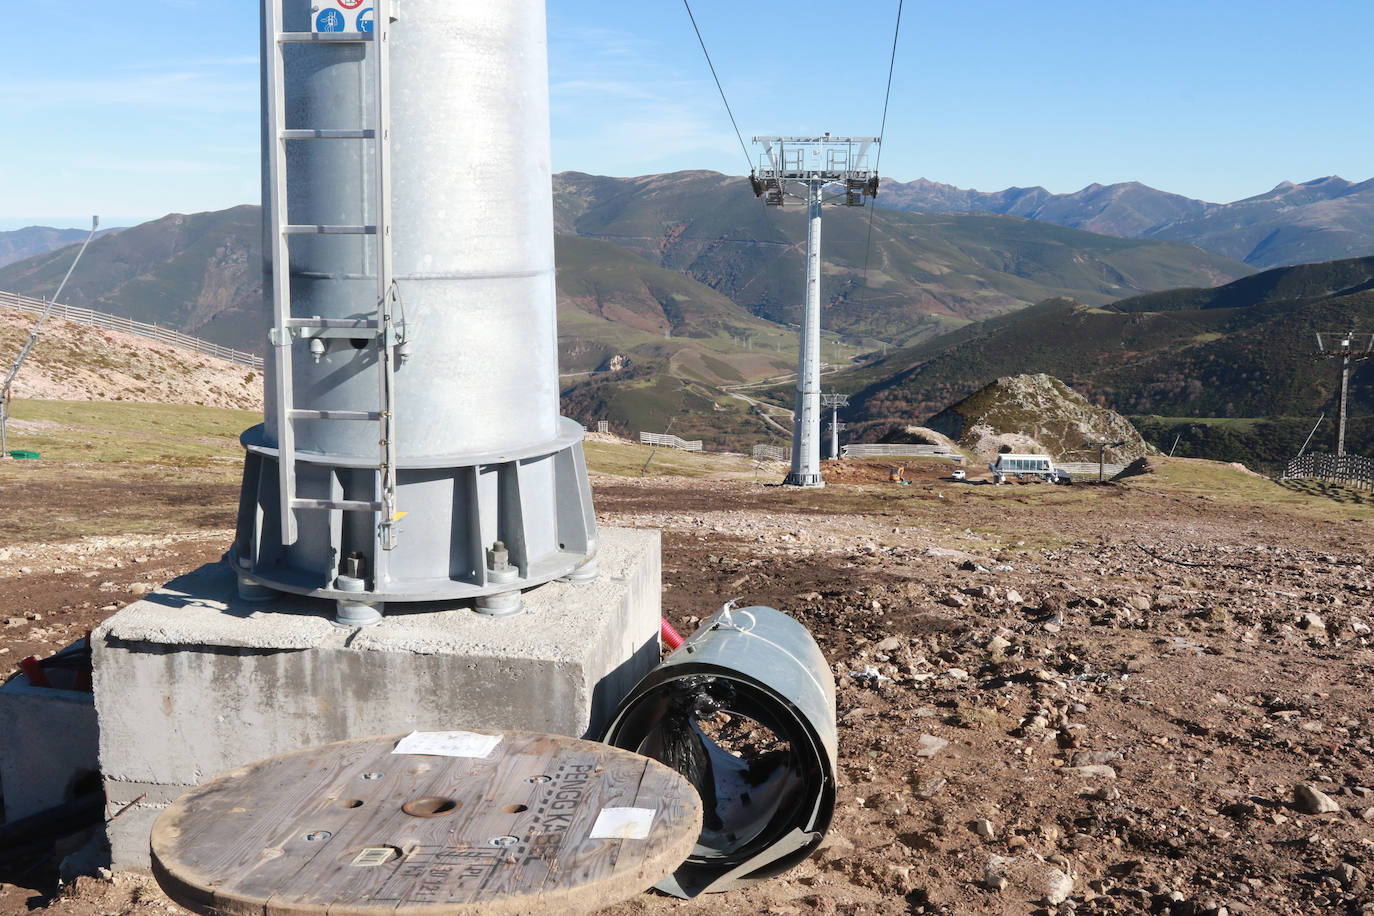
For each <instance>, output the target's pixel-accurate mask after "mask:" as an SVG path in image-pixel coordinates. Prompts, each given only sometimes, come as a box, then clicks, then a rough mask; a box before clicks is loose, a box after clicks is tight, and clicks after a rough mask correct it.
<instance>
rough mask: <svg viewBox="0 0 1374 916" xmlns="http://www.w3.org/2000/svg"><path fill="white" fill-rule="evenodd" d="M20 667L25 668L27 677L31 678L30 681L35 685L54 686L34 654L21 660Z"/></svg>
mask: <svg viewBox="0 0 1374 916" xmlns="http://www.w3.org/2000/svg"><path fill="white" fill-rule="evenodd" d="M19 667H20V668H21V669H22V670H23V672H24V675H25V677H27V678H28V679H29V683H30V684H32V685H33V686H35V687H51V686H52V682H51V681H49V680H48V676H47V674H45V673H44V672H43V666H42V665H40V664H38V659H37V658H35V657H33V656H32V655H30V656H29V657H28V658H26V659H24V660H23V661H22V662H20V663H19Z"/></svg>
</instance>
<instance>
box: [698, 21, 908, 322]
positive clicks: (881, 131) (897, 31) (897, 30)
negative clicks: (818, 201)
mask: <svg viewBox="0 0 1374 916" xmlns="http://www.w3.org/2000/svg"><path fill="white" fill-rule="evenodd" d="M683 2H684V3H685V2H687V0H683ZM901 33H902V0H897V25H896V26H895V27H894V28H893V30H892V57H891V59H889V60H888V63H887V90H886V91H884V92H883V120H882V125H881V126H880V127H879V128H878V156H877V158H876V159H874V161H873V173H874V174H875V175H876V174H877V173H878V166H880V165H882V162H883V137H884V136H885V135H886V134H887V103H888V101H889V100H890V99H891V98H892V72H893V70H895V69H896V67H897V36H899V35H901ZM741 142H743V141H741ZM877 209H878V198H877V196H876V195H875V196H874V198H873V201H872V203H870V204H869V205H868V240H867V241H865V242H864V275H863V290H864V293H863V295H864V296H865V298H866V297H867V290H868V257H869V254H870V253H871V252H872V250H873V211H874V210H877Z"/></svg>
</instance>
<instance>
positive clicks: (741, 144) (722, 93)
mask: <svg viewBox="0 0 1374 916" xmlns="http://www.w3.org/2000/svg"><path fill="white" fill-rule="evenodd" d="M682 5H683V6H685V7H687V18H688V19H690V20H692V30H693V31H695V32H696V33H697V41H698V42H699V43H700V44H701V53H702V54H704V55H706V66H708V67H710V68H711V78H712V79H714V80H715V81H716V89H717V90H718V91H719V92H720V100H721V101H722V102H724V103H725V113H726V114H728V115H729V116H730V126H731V127H733V128H734V129H735V137H736V138H738V139H739V148H740V149H741V150H742V151H743V152H744V161H745V162H746V163H748V164H749V168H750V169H751V170H752V169H753V167H754V161H753V160H752V159H751V158H750V157H749V147H747V146H745V145H744V135H743V134H741V133H740V132H739V125H738V124H736V123H735V113H734V112H733V111H731V110H730V101H729V100H728V99H727V98H725V87H723V86H722V85H721V84H720V77H719V76H717V75H716V65H715V64H713V63H711V52H709V51H707V50H706V39H704V38H702V37H701V29H700V28H698V27H697V17H695V16H693V15H692V5H691V4H690V3H688V2H687V0H682ZM891 78H892V77H891V74H889V75H888V79H889V81H890V80H891ZM890 85H891V83H890V82H889V86H890ZM883 116H884V118H886V116H887V105H886V103H884V105H883ZM879 155H880V156H881V155H882V153H881V151H879Z"/></svg>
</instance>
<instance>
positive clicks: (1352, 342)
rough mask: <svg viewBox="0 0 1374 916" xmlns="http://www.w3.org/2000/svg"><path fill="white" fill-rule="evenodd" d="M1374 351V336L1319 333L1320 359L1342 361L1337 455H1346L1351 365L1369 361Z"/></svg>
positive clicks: (1353, 333) (1350, 333)
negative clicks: (1346, 420) (1347, 405)
mask: <svg viewBox="0 0 1374 916" xmlns="http://www.w3.org/2000/svg"><path fill="white" fill-rule="evenodd" d="M1371 350H1374V334H1356V333H1355V332H1354V331H1350V332H1348V333H1345V334H1339V333H1331V332H1329V331H1326V332H1323V331H1318V332H1317V353H1318V359H1339V360H1340V361H1341V391H1340V405H1339V407H1337V414H1338V419H1337V421H1336V455H1337V457H1339V456H1341V455H1344V454H1345V406H1346V399H1347V397H1348V396H1349V392H1350V364H1351V363H1358V362H1362V361H1363V360H1366V359H1369V356H1370V352H1371Z"/></svg>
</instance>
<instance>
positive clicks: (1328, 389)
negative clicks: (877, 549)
mask: <svg viewBox="0 0 1374 916" xmlns="http://www.w3.org/2000/svg"><path fill="white" fill-rule="evenodd" d="M1371 278H1374V259H1360V260H1358V261H1354V262H1337V263H1336V264H1334V265H1324V264H1323V265H1305V266H1303V267H1298V268H1287V269H1284V270H1283V271H1276V272H1271V275H1267V276H1266V275H1262V276H1260V277H1255V278H1249V279H1244V280H1240V281H1237V282H1236V283H1234V284H1232V285H1231V287H1229V288H1222V289H1220V290H1215V291H1203V292H1198V291H1183V292H1179V293H1170V294H1160V295H1159V296H1156V297H1143V298H1141V299H1134V300H1128V301H1127V302H1126V303H1124V304H1123V308H1121V309H1117V308H1115V307H1110V308H1105V309H1103V308H1088V307H1085V306H1082V305H1079V304H1076V303H1073V302H1069V301H1063V300H1061V301H1057V302H1046V303H1043V304H1041V305H1039V306H1036V307H1034V308H1031V309H1027V310H1024V311H1022V312H1020V313H1017V314H1016V315H1013V316H1010V317H1007V318H1002V319H999V320H997V321H993V322H987V323H985V324H983V325H980V326H977V327H971V328H967V329H963V330H961V332H959V333H958V334H957V335H953V336H951V337H949V338H946V339H945V340H944V341H940V342H935V343H932V344H928V345H925V346H923V347H919V348H913V349H911V350H908V351H904V352H899V353H894V354H891V355H890V356H889V357H888V359H887V360H886V361H884V362H883V363H882V364H880V365H876V366H872V367H867V368H865V369H864V370H862V371H860V372H856V373H854V374H853V375H852V376H840V377H837V378H836V384H837V385H838V386H840V387H841V388H842V389H843V388H844V387H848V388H849V390H856V389H858V390H859V393H858V394H857V395H856V396H855V397H854V398H853V403H854V405H855V411H854V413H853V414H852V416H854V417H855V418H857V419H867V420H874V421H876V420H880V419H894V420H895V419H900V420H902V421H904V422H911V420H912V419H923V418H924V416H925V415H928V414H929V412H931V411H932V409H939V408H940V407H942V406H943V405H945V404H949V403H952V402H953V401H955V400H957V399H958V398H960V397H963V396H965V395H967V394H969V393H971V392H972V391H975V390H977V389H978V388H979V387H981V386H982V385H984V384H986V383H987V382H989V381H991V380H992V379H994V378H997V377H1000V376H1006V375H1015V374H1019V373H1023V372H1047V373H1049V374H1051V375H1054V376H1057V377H1059V378H1061V379H1064V380H1065V381H1067V382H1069V383H1070V384H1071V385H1072V386H1073V387H1075V388H1076V389H1078V390H1079V391H1081V392H1082V393H1084V394H1085V395H1088V396H1089V397H1090V398H1100V400H1101V402H1103V403H1106V404H1107V405H1108V406H1111V407H1113V408H1115V409H1116V410H1118V411H1120V412H1123V413H1134V414H1148V413H1160V414H1169V415H1173V416H1249V417H1261V416H1269V415H1284V414H1287V415H1292V416H1303V415H1314V414H1316V413H1319V412H1320V411H1321V409H1322V408H1323V406H1324V405H1325V404H1327V402H1329V401H1330V399H1331V397H1332V395H1333V392H1334V388H1335V385H1336V381H1337V378H1338V376H1337V373H1336V372H1335V371H1334V368H1333V366H1332V365H1331V364H1329V363H1327V362H1325V361H1321V360H1317V359H1315V358H1313V357H1314V351H1315V346H1314V345H1315V332H1316V331H1317V330H1331V329H1336V328H1343V327H1348V326H1350V325H1351V323H1352V322H1353V323H1354V325H1355V326H1366V325H1371V324H1374V292H1371V291H1368V290H1364V289H1363V288H1362V287H1364V286H1365V285H1367V283H1368V282H1369V281H1370V280H1371ZM1351 288H1354V289H1356V290H1359V291H1357V292H1353V293H1349V294H1346V295H1334V296H1332V295H1327V293H1328V291H1329V290H1331V289H1335V290H1341V291H1343V290H1347V289H1351ZM1313 292H1316V293H1318V294H1319V295H1315V296H1313V295H1310V294H1311V293H1313ZM1290 293H1298V294H1300V295H1306V296H1307V298H1298V299H1292V298H1284V296H1285V295H1288V294H1290ZM1150 301H1157V302H1158V303H1159V304H1160V305H1162V306H1172V307H1169V308H1159V309H1145V308H1143V307H1142V303H1147V302H1150ZM1184 306H1186V307H1184ZM1069 342H1071V345H1067V344H1068V343H1069ZM1352 391H1353V395H1352V403H1353V404H1354V405H1355V407H1354V408H1353V409H1352V413H1353V414H1359V413H1364V412H1369V409H1370V407H1371V406H1374V366H1371V365H1370V364H1364V365H1363V366H1362V367H1361V368H1360V369H1359V370H1358V371H1357V372H1355V373H1354V375H1353V378H1352Z"/></svg>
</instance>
